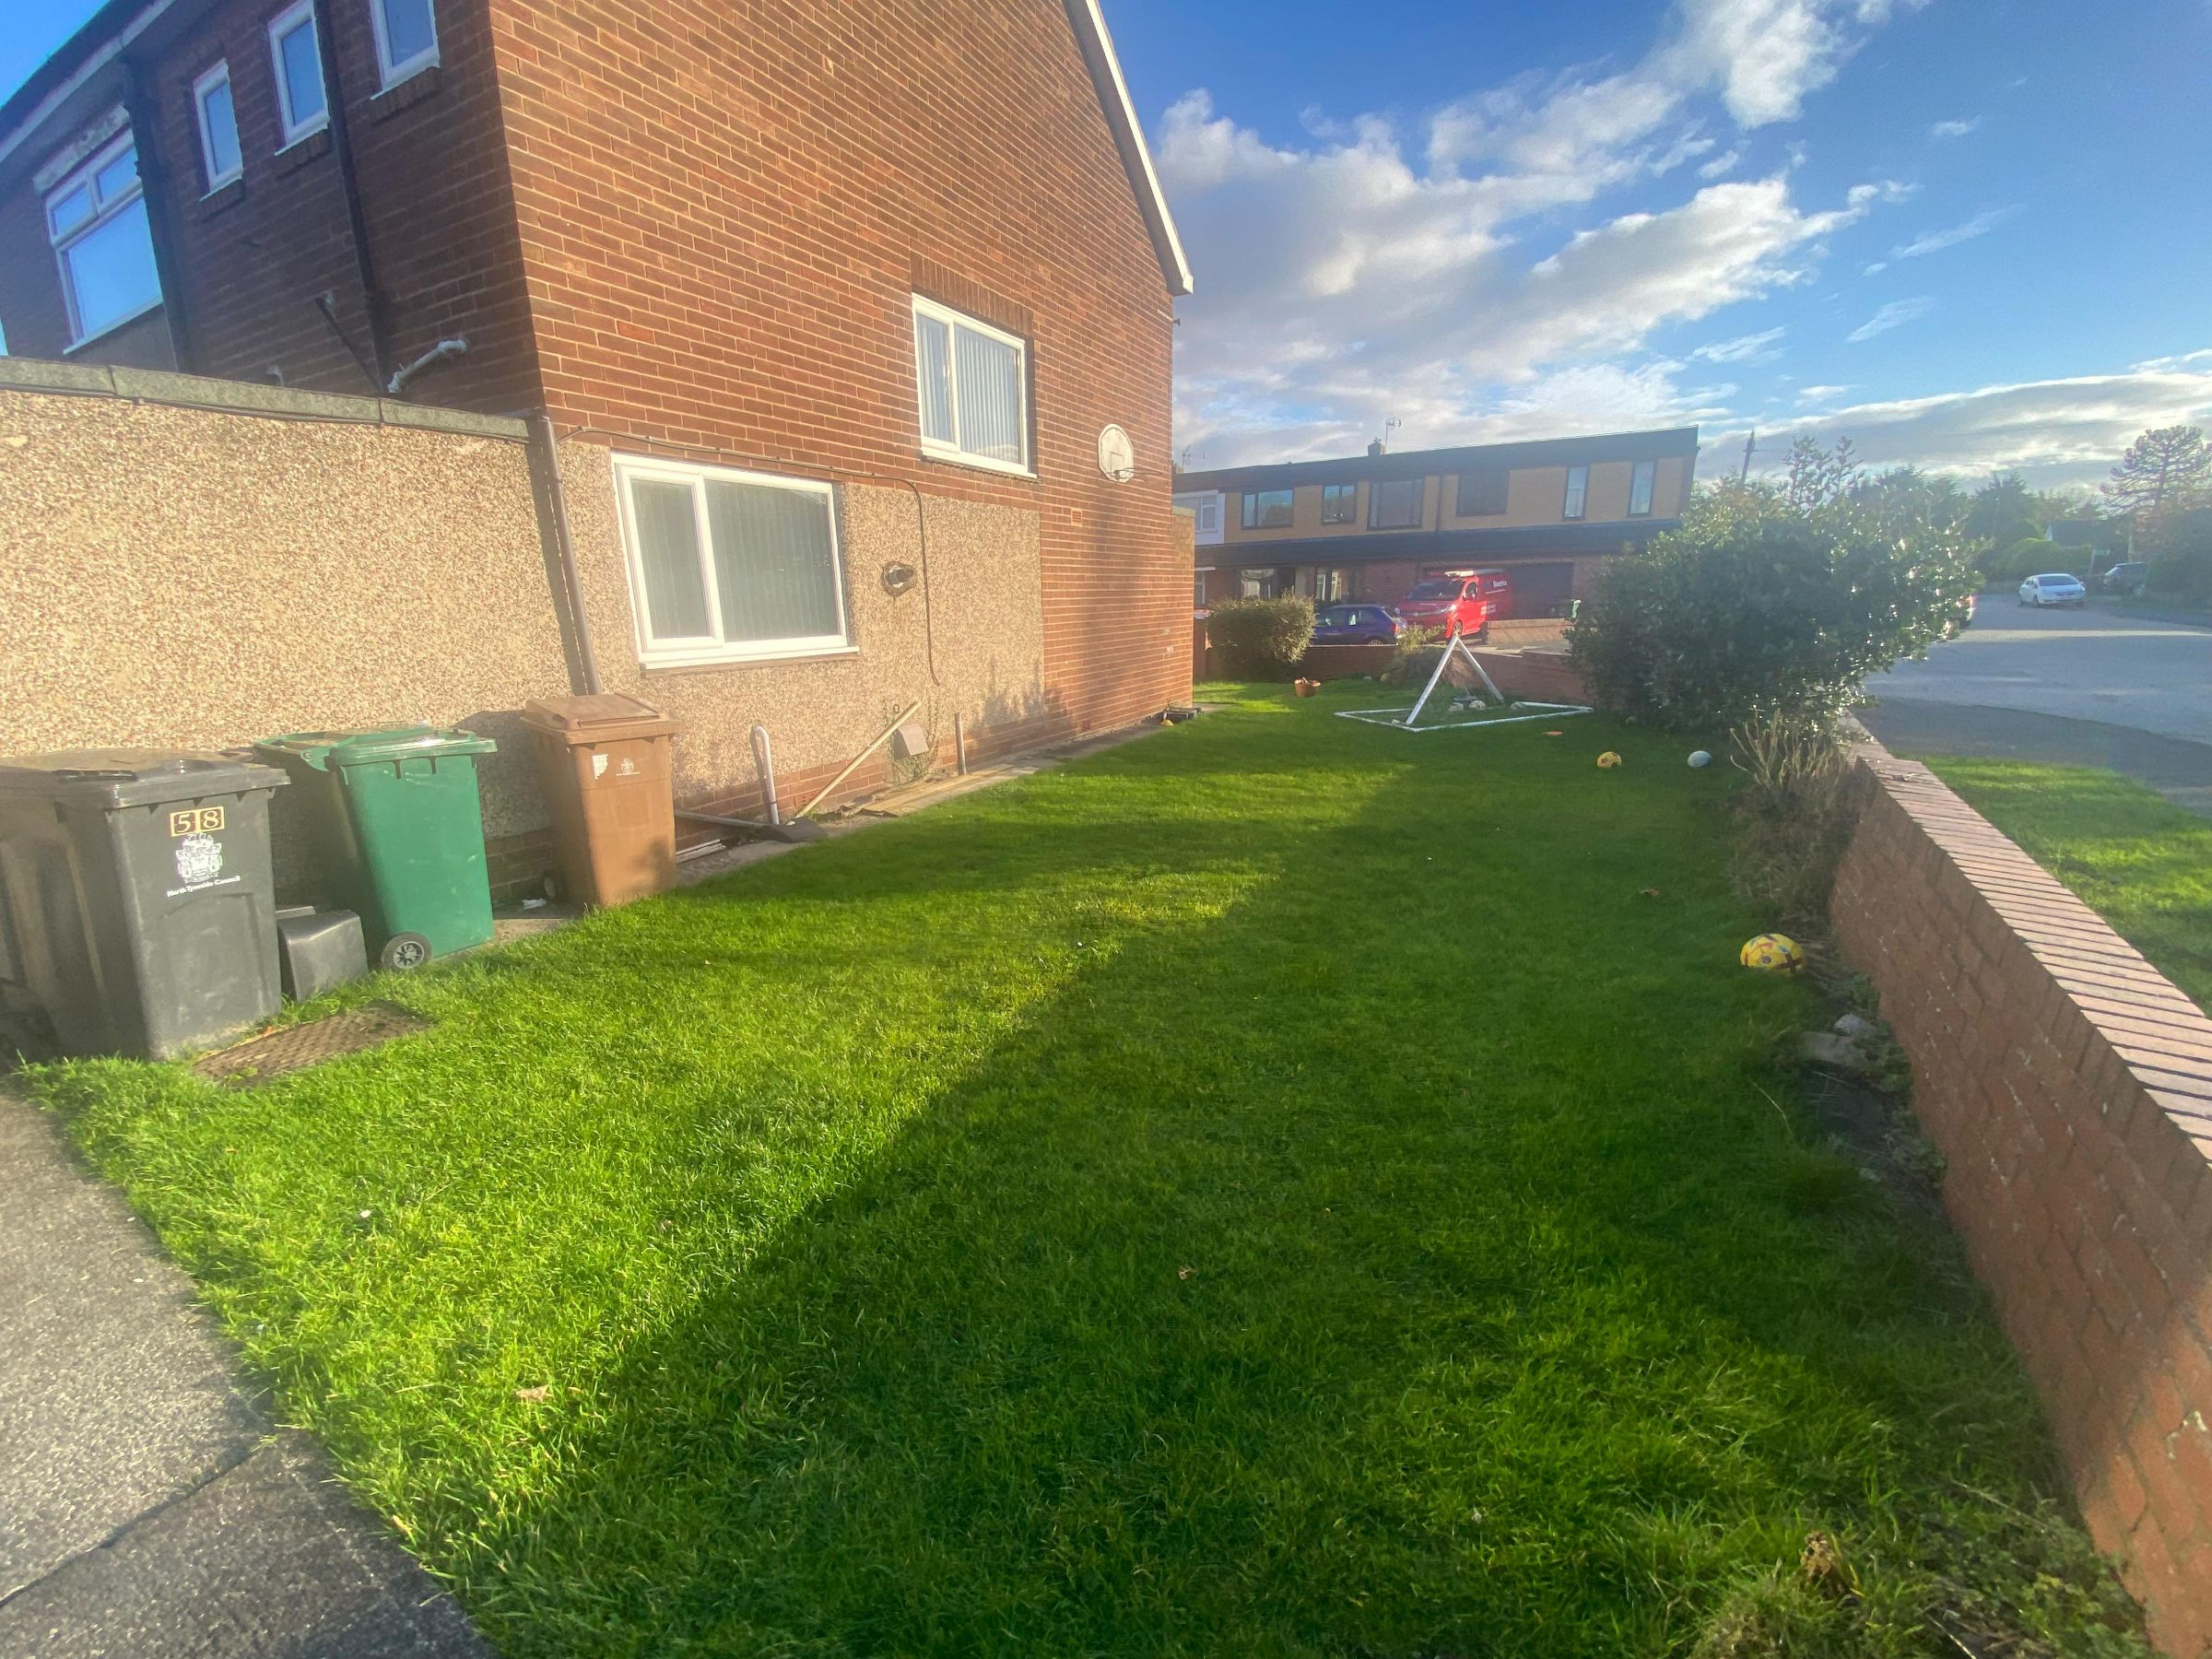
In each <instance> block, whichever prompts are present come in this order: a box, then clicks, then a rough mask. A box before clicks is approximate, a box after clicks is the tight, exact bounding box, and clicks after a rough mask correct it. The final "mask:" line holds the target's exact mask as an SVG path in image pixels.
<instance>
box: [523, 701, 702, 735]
mask: <svg viewBox="0 0 2212 1659" xmlns="http://www.w3.org/2000/svg"><path fill="white" fill-rule="evenodd" d="M523 722H524V724H526V725H533V726H535V727H536V728H537V729H538V730H539V731H541V732H551V733H556V734H558V735H560V736H563V737H566V738H567V739H568V740H569V741H570V742H571V743H611V742H613V741H615V740H616V739H617V738H621V737H664V736H666V735H669V734H670V733H673V732H676V731H678V730H680V729H681V724H680V723H679V722H677V721H674V720H671V719H669V718H668V716H666V715H665V714H664V713H662V712H660V710H658V709H656V708H654V707H653V705H652V704H651V703H649V702H646V701H645V700H642V699H641V698H636V697H629V696H627V695H625V694H624V693H622V692H620V691H602V692H598V693H596V694H594V695H593V696H590V697H534V698H532V699H531V700H529V701H528V702H526V703H524V705H523Z"/></svg>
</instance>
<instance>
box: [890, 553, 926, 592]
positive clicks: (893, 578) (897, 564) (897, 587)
mask: <svg viewBox="0 0 2212 1659" xmlns="http://www.w3.org/2000/svg"><path fill="white" fill-rule="evenodd" d="M918 574H919V573H918V572H917V571H915V569H914V567H913V566H912V565H911V564H908V563H907V562H906V561H905V560H904V559H894V560H892V561H891V562H890V563H889V564H887V565H885V566H884V567H883V591H884V592H885V593H887V594H889V595H890V596H891V597H892V598H894V599H896V598H899V597H900V595H902V594H909V593H912V591H913V586H914V582H915V580H916V578H917V576H918Z"/></svg>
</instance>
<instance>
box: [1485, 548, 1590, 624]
mask: <svg viewBox="0 0 2212 1659" xmlns="http://www.w3.org/2000/svg"><path fill="white" fill-rule="evenodd" d="M1500 569H1501V570H1503V571H1505V573H1506V574H1507V575H1509V576H1511V577H1512V579H1513V615H1514V616H1516V617H1523V618H1526V617H1563V616H1565V615H1566V614H1567V602H1568V601H1569V600H1571V599H1572V598H1573V597H1574V564H1573V562H1572V561H1571V560H1569V559H1561V560H1560V561H1559V563H1557V564H1509V565H1502V566H1500Z"/></svg>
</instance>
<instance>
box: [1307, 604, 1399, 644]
mask: <svg viewBox="0 0 2212 1659" xmlns="http://www.w3.org/2000/svg"><path fill="white" fill-rule="evenodd" d="M1405 631H1406V624H1405V622H1404V621H1403V620H1401V619H1400V618H1399V616H1398V613H1397V612H1396V611H1394V610H1393V609H1391V608H1390V606H1387V605H1324V606H1322V607H1321V608H1320V609H1319V610H1317V611H1315V612H1314V613H1313V643H1314V644H1316V645H1395V644H1396V643H1397V642H1398V636H1399V635H1400V634H1402V633H1404V632H1405Z"/></svg>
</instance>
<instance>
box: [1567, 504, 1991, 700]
mask: <svg viewBox="0 0 2212 1659" xmlns="http://www.w3.org/2000/svg"><path fill="white" fill-rule="evenodd" d="M1967 546H1968V543H1967V540H1966V537H1965V535H1964V533H1963V532H1961V531H1960V530H1959V528H1958V527H1957V525H1956V524H1948V523H1942V522H1935V521H1931V520H1928V519H1925V518H1922V517H1918V516H1916V515H1914V514H1913V513H1912V512H1903V511H1900V510H1898V509H1897V508H1896V507H1895V506H1893V505H1885V504H1882V503H1878V502H1877V503H1874V504H1869V503H1866V502H1864V501H1859V500H1852V499H1850V498H1849V497H1848V496H1843V495H1838V496H1836V497H1834V498H1833V499H1828V500H1818V501H1816V502H1814V503H1812V504H1810V505H1806V504H1802V503H1799V502H1794V501H1792V500H1788V499H1786V498H1785V497H1784V496H1783V493H1782V492H1780V491H1777V490H1774V489H1771V488H1766V487H1764V486H1760V485H1740V484H1730V485H1725V486H1723V487H1721V488H1717V489H1712V490H1707V491H1704V492H1702V493H1700V495H1699V496H1697V497H1696V498H1695V499H1694V500H1692V501H1691V503H1690V506H1689V510H1688V512H1686V513H1685V514H1684V515H1683V523H1682V525H1681V528H1679V529H1677V530H1671V531H1668V532H1667V533H1666V534H1665V535H1661V536H1659V537H1657V538H1656V539H1655V540H1654V541H1653V544H1652V548H1651V551H1649V552H1648V553H1645V554H1642V555H1641V556H1633V557H1628V558H1622V559H1615V560H1613V561H1611V563H1610V564H1609V566H1608V567H1607V568H1606V571H1605V573H1604V574H1603V576H1602V577H1601V578H1600V579H1599V582H1598V585H1597V591H1596V592H1595V594H1594V595H1593V596H1592V597H1591V599H1590V600H1589V602H1588V603H1586V604H1585V605H1584V606H1583V608H1582V615H1581V616H1580V617H1579V618H1577V619H1576V621H1575V623H1574V626H1573V627H1572V628H1571V629H1570V630H1569V632H1568V645H1569V649H1570V650H1571V652H1572V653H1573V657H1574V664H1575V667H1576V668H1577V670H1578V671H1579V672H1580V673H1581V675H1582V677H1583V684H1584V685H1585V686H1587V687H1588V688H1589V689H1590V693H1591V695H1592V697H1593V698H1594V699H1595V700H1597V702H1599V703H1600V704H1601V705H1602V706H1604V707H1605V708H1606V709H1608V710H1611V711H1613V712H1616V713H1619V714H1622V715H1625V716H1627V717H1628V718H1629V719H1631V720H1638V721H1644V722H1649V723H1651V724H1663V725H1682V726H1692V727H1700V728H1705V729H1711V728H1713V727H1716V726H1720V727H1725V726H1735V725H1737V724H1741V723H1742V722H1745V721H1747V720H1751V719H1755V718H1758V717H1759V716H1761V715H1771V714H1773V713H1776V712H1790V713H1793V714H1798V715H1804V716H1806V717H1808V718H1811V719H1813V720H1816V721H1818V722H1819V723H1821V724H1833V722H1834V721H1835V720H1836V719H1837V718H1838V717H1839V716H1840V715H1841V713H1842V712H1844V711H1845V710H1846V709H1848V708H1849V707H1850V706H1851V705H1852V704H1853V702H1854V701H1856V700H1857V699H1858V696H1859V687H1860V684H1861V682H1862V681H1863V680H1864V679H1865V677H1866V676H1867V675H1869V674H1871V673H1873V672H1875V671H1876V670H1877V669H1882V668H1887V667H1888V665H1890V664H1892V663H1894V662H1896V661H1897V660H1898V659H1899V658H1900V657H1904V656H1917V655H1919V654H1921V653H1924V652H1925V651H1926V650H1927V648H1928V647H1929V646H1930V645H1932V644H1934V643H1935V641H1938V640H1941V639H1943V638H1945V637H1946V636H1947V634H1949V633H1950V632H1951V631H1952V630H1953V629H1955V628H1956V627H1957V625H1958V622H1959V616H1960V610H1961V606H1962V605H1963V602H1964V600H1965V597H1966V595H1967V594H1969V593H1971V591H1972V589H1973V587H1974V585H1975V582H1974V577H1973V574H1972V572H1971V571H1970V570H1969V568H1968V566H1967V562H1966V557H1965V553H1966V547H1967Z"/></svg>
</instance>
